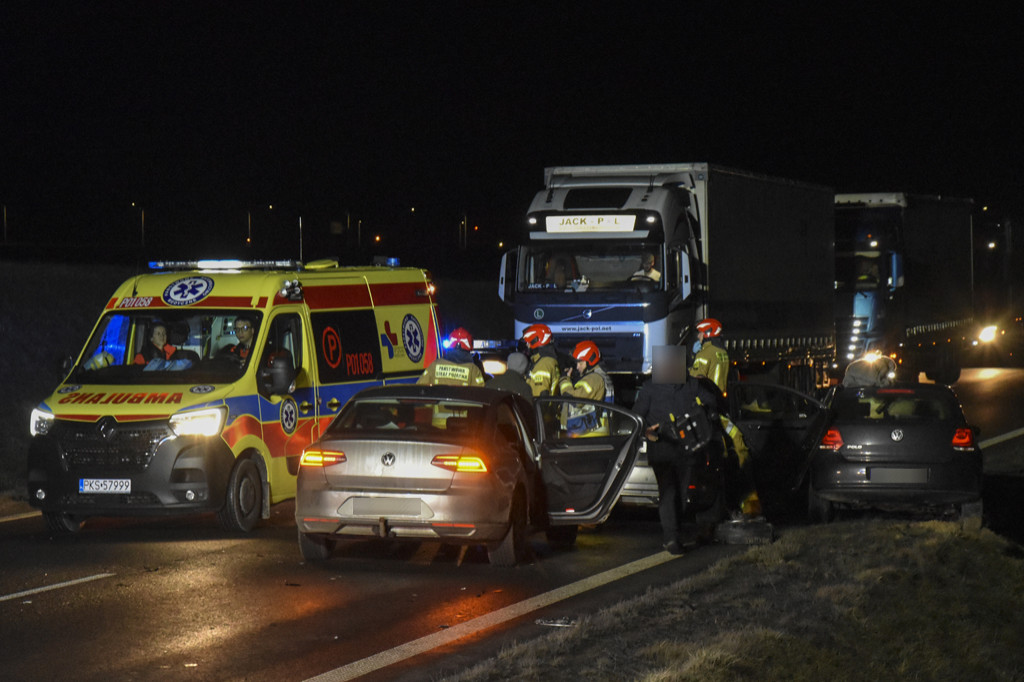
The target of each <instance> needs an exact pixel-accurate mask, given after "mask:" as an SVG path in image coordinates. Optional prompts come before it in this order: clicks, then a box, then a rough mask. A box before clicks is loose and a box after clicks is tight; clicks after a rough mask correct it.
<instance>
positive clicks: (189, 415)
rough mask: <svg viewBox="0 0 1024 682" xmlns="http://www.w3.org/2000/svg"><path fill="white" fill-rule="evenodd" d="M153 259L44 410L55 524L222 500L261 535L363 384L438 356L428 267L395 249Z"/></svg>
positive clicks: (45, 494) (41, 489)
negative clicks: (370, 255)
mask: <svg viewBox="0 0 1024 682" xmlns="http://www.w3.org/2000/svg"><path fill="white" fill-rule="evenodd" d="M149 266H150V269H151V270H152V271H151V272H148V273H146V274H140V275H137V276H135V277H132V278H131V279H129V280H128V281H126V282H125V283H124V284H122V285H121V286H120V288H119V289H118V290H117V291H115V292H114V295H113V296H112V297H111V298H110V300H109V302H108V303H107V305H106V307H105V309H104V310H103V313H102V314H101V315H100V318H99V321H98V322H97V323H96V326H95V327H94V329H93V332H92V336H91V337H90V338H89V341H88V343H86V345H85V347H84V348H83V350H82V352H81V354H80V355H79V357H78V358H77V361H76V362H75V363H74V365H73V366H72V368H71V369H70V371H69V372H68V374H67V376H66V377H65V379H64V381H63V383H61V385H60V386H58V387H57V390H56V391H55V392H54V393H53V394H52V395H51V396H50V397H49V398H47V399H46V400H44V401H43V402H42V403H41V404H40V405H39V406H38V407H37V408H36V409H34V410H33V411H32V416H31V423H30V430H31V433H32V440H31V441H30V446H29V453H28V496H29V501H30V502H31V504H32V505H33V506H35V507H38V508H39V509H40V510H41V511H42V513H43V516H44V517H45V519H46V521H47V523H48V525H49V527H50V528H51V529H52V530H53V531H55V532H74V531H76V530H78V529H79V528H80V526H81V524H82V522H83V520H84V519H87V518H89V517H94V516H134V515H160V514H182V513H201V512H209V511H213V512H216V515H217V520H218V522H219V524H220V525H221V526H222V527H223V528H225V529H228V530H235V531H243V532H245V531H249V530H251V529H252V528H253V527H254V526H255V525H256V523H257V522H258V521H259V520H260V519H261V518H264V519H265V518H268V516H269V514H270V505H271V504H275V503H278V502H281V501H283V500H287V499H289V498H291V497H294V496H295V482H296V472H297V471H298V465H299V457H300V455H301V454H302V450H303V448H304V447H306V446H307V445H309V444H310V443H312V442H313V441H315V440H317V438H319V437H320V434H321V433H322V431H323V430H324V429H325V428H326V426H327V425H328V424H329V423H330V421H331V420H332V419H333V418H334V417H335V415H337V414H338V411H339V410H340V409H341V407H342V406H343V405H344V404H345V402H346V401H347V400H348V399H349V398H350V397H351V396H352V395H353V394H355V393H356V392H357V391H359V390H360V389H363V388H366V387H368V386H381V385H387V384H394V383H403V382H406V383H407V382H413V381H415V380H416V378H417V377H419V376H420V375H421V374H422V373H423V370H424V368H425V367H427V366H428V365H430V363H431V362H433V361H434V360H435V359H436V358H437V357H438V354H439V345H438V343H439V342H438V337H439V334H438V320H437V309H436V304H435V302H434V286H433V284H432V282H431V279H430V274H429V273H428V272H426V271H425V270H421V269H418V268H409V267H399V266H398V263H397V260H394V259H389V260H388V261H387V262H386V264H384V265H375V266H372V267H339V265H338V263H337V262H336V261H333V260H329V261H315V262H311V263H307V264H305V265H302V264H299V263H294V262H290V261H261V262H242V261H192V262H153V263H150V264H149Z"/></svg>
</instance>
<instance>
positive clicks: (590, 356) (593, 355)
mask: <svg viewBox="0 0 1024 682" xmlns="http://www.w3.org/2000/svg"><path fill="white" fill-rule="evenodd" d="M572 356H573V357H574V358H576V359H577V360H579V361H582V362H585V363H587V364H588V365H590V366H591V367H593V366H594V365H596V364H597V363H599V362H601V351H600V350H598V349H597V344H596V343H594V342H593V341H580V342H579V343H577V344H576V347H575V348H573V349H572Z"/></svg>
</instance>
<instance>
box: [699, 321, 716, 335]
mask: <svg viewBox="0 0 1024 682" xmlns="http://www.w3.org/2000/svg"><path fill="white" fill-rule="evenodd" d="M697 331H698V332H700V333H701V334H704V335H705V336H718V335H719V334H721V333H722V323H721V322H719V321H718V320H716V319H715V318H713V317H708V318H706V319H703V320H701V321H700V322H698V323H697Z"/></svg>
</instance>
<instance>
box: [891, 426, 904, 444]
mask: <svg viewBox="0 0 1024 682" xmlns="http://www.w3.org/2000/svg"><path fill="white" fill-rule="evenodd" d="M889 437H890V438H892V439H893V440H894V441H896V442H897V443H899V442H900V441H901V440H903V429H893V430H892V433H890V434H889Z"/></svg>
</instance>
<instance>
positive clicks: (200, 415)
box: [171, 407, 224, 436]
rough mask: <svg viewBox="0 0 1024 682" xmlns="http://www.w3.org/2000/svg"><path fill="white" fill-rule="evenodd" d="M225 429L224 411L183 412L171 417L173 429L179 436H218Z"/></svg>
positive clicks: (215, 409)
mask: <svg viewBox="0 0 1024 682" xmlns="http://www.w3.org/2000/svg"><path fill="white" fill-rule="evenodd" d="M223 427H224V410H223V409H222V408H220V407H215V408H213V409H209V410H196V411H194V412H181V413H179V414H176V415H173V416H172V417H171V429H173V430H174V433H175V435H177V436H216V435H218V434H220V430H221V429H222V428H223Z"/></svg>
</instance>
